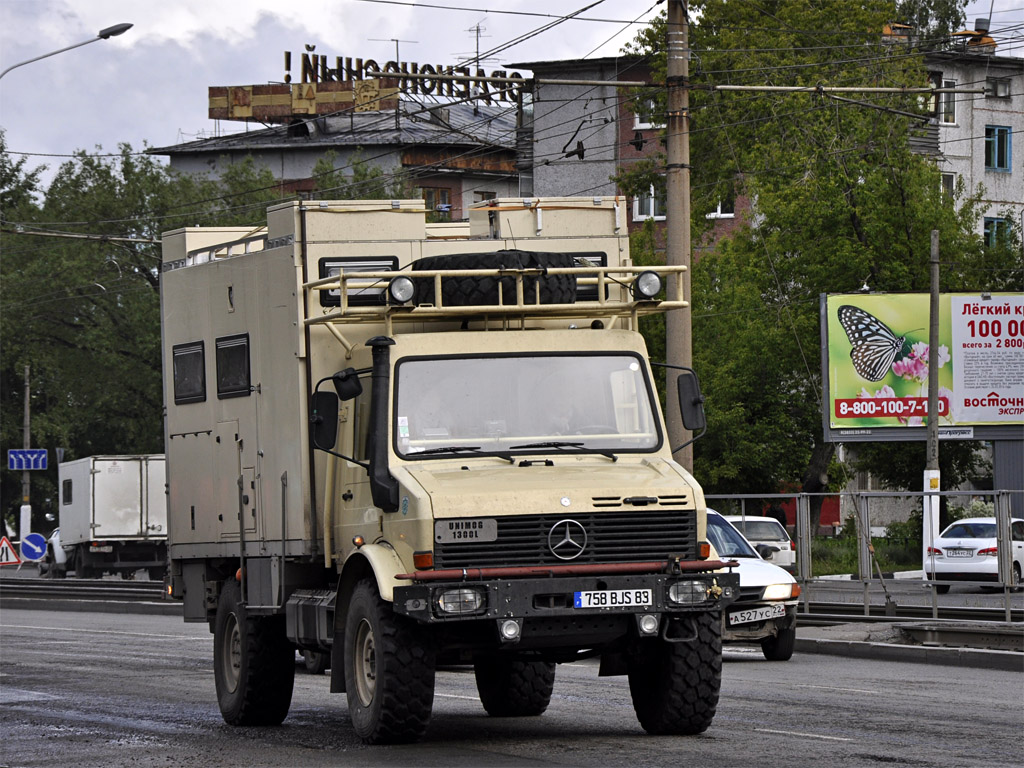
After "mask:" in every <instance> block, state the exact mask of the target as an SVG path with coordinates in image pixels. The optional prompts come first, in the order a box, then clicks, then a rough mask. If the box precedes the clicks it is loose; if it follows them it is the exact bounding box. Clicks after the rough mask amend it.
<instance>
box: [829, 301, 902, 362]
mask: <svg viewBox="0 0 1024 768" xmlns="http://www.w3.org/2000/svg"><path fill="white" fill-rule="evenodd" d="M838 315H839V322H840V324H842V326H843V330H844V331H846V335H847V337H849V339H850V343H851V344H852V345H853V349H851V350H850V359H852V360H853V367H854V369H855V370H856V371H857V373H858V374H859V375H860V376H861V377H862V378H865V379H867V380H868V381H881V380H882V379H883V378H885V374H887V373H888V372H889V369H890V368H892V364H893V363H894V362H895V361H896V357H897V355H900V353H901V352H902V351H903V346H904V343H905V342H906V340H907V337H906V336H897V335H896V334H895V333H893V332H892V330H891V329H890V328H889V326H887V325H886V324H885V323H883V322H882V321H881V320H879V319H878V318H877V317H875V316H874V315H872V314H871V313H869V312H865V311H864V310H863V309H861V308H860V307H854V306H851V305H849V304H844V305H843V306H841V307H839V311H838Z"/></svg>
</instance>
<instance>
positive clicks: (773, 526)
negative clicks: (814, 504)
mask: <svg viewBox="0 0 1024 768" xmlns="http://www.w3.org/2000/svg"><path fill="white" fill-rule="evenodd" d="M725 519H726V520H728V521H729V522H730V523H732V524H733V525H734V526H736V528H737V529H738V530H739V532H740V533H742V534H743V537H744V538H745V539H746V540H747V541H749V542H750V543H751V545H753V547H754V549H756V550H757V552H758V554H759V555H761V557H763V558H764V559H765V560H767V561H768V562H770V563H773V564H774V565H777V566H779V567H780V568H785V569H786V570H787V571H789V572H790V573H795V572H796V544H794V543H793V540H792V539H791V538H789V533H788V532H787V531H786V527H785V526H784V525H783V524H782V523H780V522H779V521H778V520H776V519H775V518H774V517H751V516H750V515H726V516H725Z"/></svg>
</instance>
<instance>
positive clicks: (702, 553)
mask: <svg viewBox="0 0 1024 768" xmlns="http://www.w3.org/2000/svg"><path fill="white" fill-rule="evenodd" d="M697 551H698V554H697V557H698V558H700V559H701V560H707V559H708V558H709V557H711V545H710V544H709V543H708V542H706V541H702V542H701V543H700V545H699V547H698V548H697Z"/></svg>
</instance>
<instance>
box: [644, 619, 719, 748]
mask: <svg viewBox="0 0 1024 768" xmlns="http://www.w3.org/2000/svg"><path fill="white" fill-rule="evenodd" d="M688 625H690V626H688ZM681 629H682V632H683V633H684V634H685V633H687V632H689V633H690V634H693V635H695V637H693V639H692V640H690V641H688V642H667V641H665V640H661V639H657V640H639V641H637V642H638V648H637V653H636V654H635V655H634V656H633V657H632V658H631V659H630V661H629V668H628V669H629V692H630V695H631V696H632V698H633V709H634V711H635V712H636V716H637V719H638V720H639V721H640V725H641V726H642V727H643V729H644V730H645V731H647V732H648V733H650V734H655V735H691V734H696V733H703V732H704V731H706V730H707V729H708V726H710V725H711V721H712V720H713V719H714V717H715V709H716V707H717V706H718V694H719V691H720V689H721V687H722V618H721V615H720V613H719V612H718V611H713V612H708V613H696V614H692V615H691V616H690V617H689V618H687V619H684V620H683V626H682V628H681Z"/></svg>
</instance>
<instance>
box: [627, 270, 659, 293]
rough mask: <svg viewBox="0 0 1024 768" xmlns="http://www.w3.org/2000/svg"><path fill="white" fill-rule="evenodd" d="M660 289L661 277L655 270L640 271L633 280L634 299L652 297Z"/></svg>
mask: <svg viewBox="0 0 1024 768" xmlns="http://www.w3.org/2000/svg"><path fill="white" fill-rule="evenodd" d="M660 290H661V278H660V277H658V274H657V273H656V272H649V271H648V272H641V273H640V274H639V275H637V276H636V280H634V281H633V298H634V299H653V298H654V297H655V296H657V295H658V292H659V291H660Z"/></svg>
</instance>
